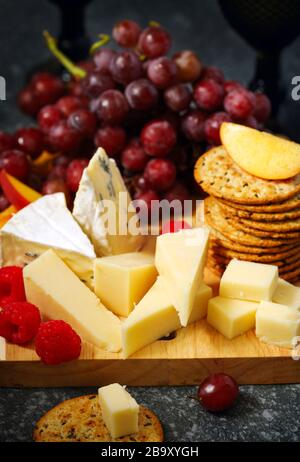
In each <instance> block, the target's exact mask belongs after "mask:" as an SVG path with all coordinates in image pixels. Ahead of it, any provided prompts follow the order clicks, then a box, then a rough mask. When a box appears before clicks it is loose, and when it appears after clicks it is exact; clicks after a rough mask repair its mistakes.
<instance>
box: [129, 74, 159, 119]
mask: <svg viewBox="0 0 300 462" xmlns="http://www.w3.org/2000/svg"><path fill="white" fill-rule="evenodd" d="M125 96H126V99H127V101H128V103H129V106H130V107H132V109H137V110H140V111H145V110H148V109H151V108H153V107H154V106H156V104H157V101H158V91H157V89H156V88H155V86H154V85H153V84H152V83H151V82H150V80H148V79H139V80H134V81H133V82H131V83H130V84H129V85H127V87H126V89H125Z"/></svg>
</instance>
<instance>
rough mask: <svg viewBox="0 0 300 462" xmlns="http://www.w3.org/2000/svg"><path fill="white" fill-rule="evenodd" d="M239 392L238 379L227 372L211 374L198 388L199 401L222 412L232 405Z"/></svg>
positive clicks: (208, 408)
mask: <svg viewBox="0 0 300 462" xmlns="http://www.w3.org/2000/svg"><path fill="white" fill-rule="evenodd" d="M238 394H239V387H238V385H237V383H236V381H235V380H234V379H233V378H232V377H230V376H229V375H227V374H222V373H219V374H211V375H210V376H209V377H207V378H206V379H205V380H204V381H203V382H202V383H201V385H200V387H199V389H198V398H199V401H201V403H202V404H203V406H204V407H205V409H207V410H208V411H211V412H221V411H224V410H225V409H228V408H230V407H232V405H233V404H234V402H235V400H236V398H237V396H238Z"/></svg>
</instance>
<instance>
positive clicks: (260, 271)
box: [220, 259, 278, 302]
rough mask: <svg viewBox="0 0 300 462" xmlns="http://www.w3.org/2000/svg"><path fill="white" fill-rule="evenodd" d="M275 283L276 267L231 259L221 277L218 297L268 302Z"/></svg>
mask: <svg viewBox="0 0 300 462" xmlns="http://www.w3.org/2000/svg"><path fill="white" fill-rule="evenodd" d="M277 283H278V268H277V266H273V265H266V264H264V263H254V262H250V261H241V260H236V259H233V260H231V262H230V263H229V264H228V266H227V268H226V270H225V272H224V274H223V276H222V279H221V282H220V296H221V297H229V298H238V299H241V300H249V301H258V302H260V301H261V300H267V301H268V300H272V296H273V294H274V291H275V289H276V286H277Z"/></svg>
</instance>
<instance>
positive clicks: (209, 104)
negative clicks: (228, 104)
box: [194, 79, 224, 111]
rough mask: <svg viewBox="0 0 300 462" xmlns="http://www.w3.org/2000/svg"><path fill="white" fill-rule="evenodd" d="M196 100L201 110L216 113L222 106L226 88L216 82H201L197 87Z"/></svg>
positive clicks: (195, 91) (195, 90)
mask: <svg viewBox="0 0 300 462" xmlns="http://www.w3.org/2000/svg"><path fill="white" fill-rule="evenodd" d="M194 98H195V101H196V103H197V106H199V108H200V109H204V110H205V111H215V110H216V109H219V108H220V107H221V106H222V102H223V98H224V88H223V86H222V85H220V84H219V83H218V82H216V81H215V80H212V79H210V80H201V81H200V82H198V83H197V84H196V86H195V89H194Z"/></svg>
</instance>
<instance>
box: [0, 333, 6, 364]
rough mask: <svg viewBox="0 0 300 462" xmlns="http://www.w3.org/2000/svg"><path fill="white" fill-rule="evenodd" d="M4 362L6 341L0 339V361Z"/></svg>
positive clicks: (2, 338)
mask: <svg viewBox="0 0 300 462" xmlns="http://www.w3.org/2000/svg"><path fill="white" fill-rule="evenodd" d="M5 360H6V340H5V338H4V337H0V361H5Z"/></svg>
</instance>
